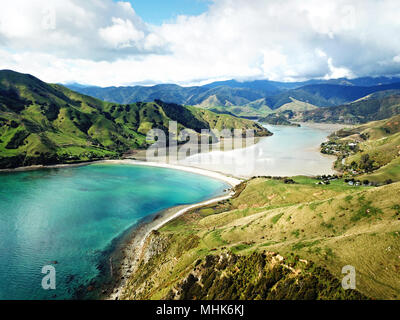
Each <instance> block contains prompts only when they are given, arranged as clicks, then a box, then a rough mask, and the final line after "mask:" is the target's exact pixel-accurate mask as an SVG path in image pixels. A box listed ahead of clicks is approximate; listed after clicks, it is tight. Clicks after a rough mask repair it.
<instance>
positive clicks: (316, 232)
mask: <svg viewBox="0 0 400 320" xmlns="http://www.w3.org/2000/svg"><path fill="white" fill-rule="evenodd" d="M294 180H295V181H296V182H297V183H296V184H291V185H288V184H285V183H284V182H283V181H282V180H270V179H264V178H258V179H253V180H250V181H248V182H247V183H246V186H245V188H244V190H243V191H242V192H241V193H240V195H238V196H237V197H234V198H233V199H231V200H229V201H225V202H223V203H219V204H218V205H214V206H211V207H206V208H202V209H199V210H195V211H194V212H191V213H189V214H185V215H184V216H182V217H180V218H178V219H176V220H174V221H172V222H170V223H168V224H167V225H166V226H165V227H163V228H162V229H161V230H159V232H157V233H154V234H153V235H152V238H151V241H150V244H149V245H148V252H147V255H150V258H147V259H146V261H142V264H141V265H140V268H139V270H138V271H137V272H135V276H133V277H132V278H131V279H130V281H129V283H128V285H127V287H126V291H125V296H124V297H125V298H135V299H136V298H139V299H148V298H151V299H159V298H164V297H165V296H166V295H167V294H168V293H171V290H172V292H175V291H176V290H177V288H179V287H180V286H181V285H182V284H181V281H182V279H184V278H185V277H187V276H188V274H189V273H191V272H194V271H193V270H195V264H196V262H197V263H199V260H200V261H205V259H206V257H207V256H208V255H213V256H215V255H217V256H218V255H222V256H223V255H225V254H239V255H240V256H243V255H244V256H248V255H251V254H252V253H254V252H258V253H262V252H264V251H265V252H274V253H279V254H280V255H281V256H283V257H285V259H289V260H290V257H293V256H298V257H299V258H300V259H304V260H307V261H312V262H313V263H315V265H316V266H318V267H321V268H323V269H324V270H327V271H328V272H329V273H330V274H332V275H333V276H334V277H336V279H341V277H342V275H341V270H342V267H343V266H346V265H352V266H354V267H355V268H356V272H357V289H358V290H359V291H360V292H361V293H362V294H364V295H365V296H367V297H370V298H375V299H399V298H400V274H399V271H400V242H399V239H400V199H398V197H388V196H387V195H388V194H393V195H395V194H399V192H400V183H395V184H391V185H387V186H382V187H377V188H376V187H350V186H349V185H348V184H346V183H344V182H343V180H336V181H333V182H332V183H331V185H317V184H316V183H317V180H315V179H312V178H307V177H296V178H294ZM150 248H151V249H150ZM160 248H161V249H160ZM149 252H150V253H149ZM301 270H302V269H301V268H300V271H299V272H300V273H301ZM282 281H283V280H282ZM337 293H338V292H336V293H335V294H337Z"/></svg>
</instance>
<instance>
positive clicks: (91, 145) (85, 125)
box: [0, 70, 270, 168]
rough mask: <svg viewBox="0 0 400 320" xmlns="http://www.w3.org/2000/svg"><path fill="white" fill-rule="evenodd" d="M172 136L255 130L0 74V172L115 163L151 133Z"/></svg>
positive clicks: (189, 110)
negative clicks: (172, 132)
mask: <svg viewBox="0 0 400 320" xmlns="http://www.w3.org/2000/svg"><path fill="white" fill-rule="evenodd" d="M171 120H174V121H177V122H178V130H182V129H184V128H188V129H191V130H194V131H195V132H197V133H200V132H201V129H222V128H227V129H234V128H237V129H254V130H255V132H256V135H260V136H264V135H270V132H269V131H268V130H266V129H264V128H262V127H261V126H259V125H258V124H256V123H254V122H252V121H249V120H244V119H239V118H235V117H232V116H230V115H219V114H215V113H213V112H211V111H198V110H197V109H195V108H193V107H183V106H180V105H176V104H169V103H164V102H162V101H160V100H156V101H154V102H148V103H141V102H138V103H134V104H126V105H119V104H115V103H110V102H104V101H101V100H98V99H95V98H92V97H89V96H85V95H82V94H79V93H76V92H74V91H71V90H69V89H67V88H65V87H63V86H60V85H50V84H47V83H44V82H42V81H40V80H39V79H36V78H35V77H33V76H30V75H25V74H20V73H16V72H13V71H7V70H6V71H0V168H15V167H18V166H28V165H37V164H44V165H46V164H55V163H69V162H79V161H88V160H95V159H104V158H119V157H121V156H123V154H124V153H126V152H128V151H130V150H132V149H137V148H145V147H146V146H147V143H146V134H147V133H148V131H149V130H150V129H152V128H158V129H161V130H164V132H166V133H168V125H169V121H171Z"/></svg>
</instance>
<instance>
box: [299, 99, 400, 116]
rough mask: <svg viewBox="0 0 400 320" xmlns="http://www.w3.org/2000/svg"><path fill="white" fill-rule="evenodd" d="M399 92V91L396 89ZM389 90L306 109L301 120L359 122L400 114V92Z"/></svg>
mask: <svg viewBox="0 0 400 320" xmlns="http://www.w3.org/2000/svg"><path fill="white" fill-rule="evenodd" d="M394 92H397V91H394ZM394 92H393V91H389V92H388V93H389V95H387V94H385V93H384V92H380V93H377V94H372V95H370V96H367V97H364V98H363V99H359V100H357V101H355V102H353V103H350V104H346V105H342V106H337V107H329V108H319V109H316V110H310V111H305V112H303V113H301V115H300V117H298V119H299V120H301V121H314V122H330V123H346V124H358V123H366V122H369V121H374V120H382V119H386V118H390V117H392V116H394V115H396V114H400V94H398V93H394Z"/></svg>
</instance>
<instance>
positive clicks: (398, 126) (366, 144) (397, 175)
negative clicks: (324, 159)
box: [322, 115, 400, 184]
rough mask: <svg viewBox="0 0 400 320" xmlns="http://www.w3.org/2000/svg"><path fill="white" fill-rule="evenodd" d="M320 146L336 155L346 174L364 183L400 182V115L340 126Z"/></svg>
mask: <svg viewBox="0 0 400 320" xmlns="http://www.w3.org/2000/svg"><path fill="white" fill-rule="evenodd" d="M322 149H323V151H325V153H330V154H335V155H336V156H338V161H337V162H336V167H337V169H339V170H341V171H342V172H343V173H344V174H345V176H347V177H351V178H355V179H358V180H360V181H363V182H364V183H365V184H371V183H374V184H385V183H390V182H394V181H400V165H399V164H400V115H397V116H394V117H391V118H389V119H385V120H380V121H374V122H369V123H367V124H364V125H361V126H357V127H354V128H351V129H342V130H340V131H338V132H336V133H334V134H332V135H331V136H330V139H329V142H326V143H324V144H323V145H322ZM327 151H328V152H327Z"/></svg>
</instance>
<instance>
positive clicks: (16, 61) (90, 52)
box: [0, 0, 400, 85]
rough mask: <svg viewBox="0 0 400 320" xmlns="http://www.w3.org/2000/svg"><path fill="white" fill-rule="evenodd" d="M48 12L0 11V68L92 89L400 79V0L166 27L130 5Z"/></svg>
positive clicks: (27, 1)
mask: <svg viewBox="0 0 400 320" xmlns="http://www.w3.org/2000/svg"><path fill="white" fill-rule="evenodd" d="M47 3H48V1H45V0H14V1H13V2H8V3H7V4H2V10H1V12H0V68H12V69H16V70H18V71H23V72H29V73H32V74H34V75H36V76H39V77H41V78H43V79H44V80H46V81H51V82H66V81H74V82H82V83H90V84H95V85H123V84H132V83H147V82H157V83H158V82H177V83H181V84H182V83H183V84H184V83H193V82H202V81H204V80H214V79H215V80H217V79H218V80H220V79H230V78H236V79H247V78H251V79H254V78H270V79H273V80H300V79H309V78H316V77H319V78H335V77H343V76H346V77H355V76H366V75H381V74H387V75H392V74H393V75H394V74H399V73H400V65H399V63H398V62H399V59H398V56H399V54H398V53H399V52H400V38H399V37H398V34H400V20H399V19H398V14H397V13H398V12H399V9H400V3H399V2H398V0H337V1H334V2H333V1H317V0H286V1H278V0H269V1H265V0H252V1H247V0H214V2H213V4H212V5H211V6H210V8H209V10H208V11H207V12H206V13H204V14H201V15H199V16H178V17H177V19H176V20H175V21H173V22H170V23H165V24H163V25H161V26H152V25H149V24H146V23H145V22H144V21H143V20H142V19H141V18H140V17H139V16H138V15H137V14H136V13H135V11H134V8H132V6H131V5H130V4H129V3H128V2H124V1H121V2H118V3H114V2H112V1H111V0H102V1H100V0H87V1H80V0H53V1H52V2H51V3H52V7H48V5H47ZM133 3H134V2H133ZM51 12H55V15H56V19H55V22H56V24H55V28H51V25H52V19H51V14H50V16H49V13H51ZM43 21H45V23H44V25H48V26H50V28H47V29H46V28H43V23H42V22H43ZM393 57H394V58H393Z"/></svg>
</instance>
